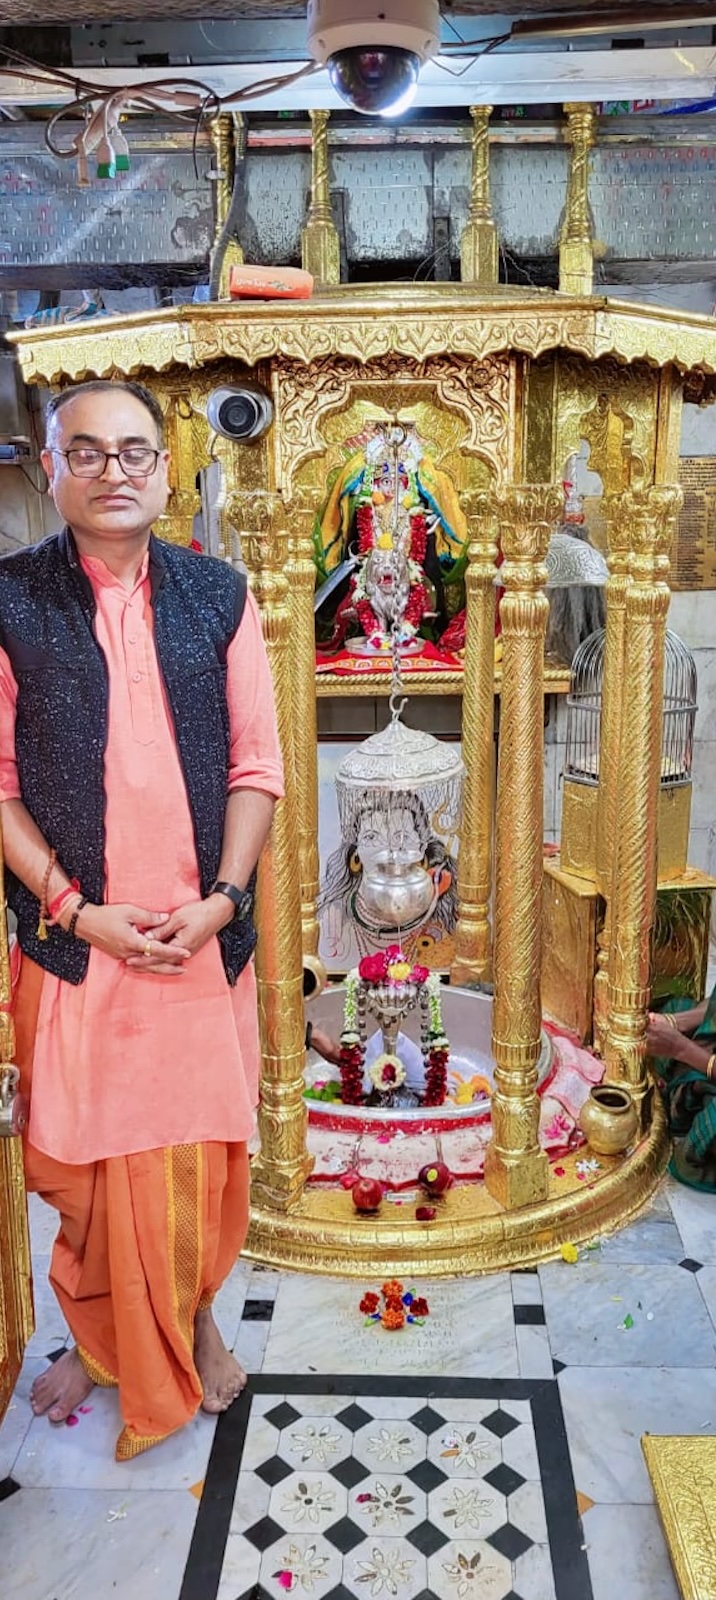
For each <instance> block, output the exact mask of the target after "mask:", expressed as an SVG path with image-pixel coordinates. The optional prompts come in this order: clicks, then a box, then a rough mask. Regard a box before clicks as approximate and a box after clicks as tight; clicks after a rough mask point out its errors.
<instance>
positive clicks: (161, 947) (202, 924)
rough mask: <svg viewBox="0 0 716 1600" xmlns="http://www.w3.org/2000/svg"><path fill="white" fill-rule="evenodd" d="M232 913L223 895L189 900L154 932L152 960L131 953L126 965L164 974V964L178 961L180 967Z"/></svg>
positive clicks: (231, 908) (232, 910) (232, 909)
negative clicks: (180, 963)
mask: <svg viewBox="0 0 716 1600" xmlns="http://www.w3.org/2000/svg"><path fill="white" fill-rule="evenodd" d="M233 914H234V908H233V906H232V904H231V901H230V900H229V899H228V898H227V896H226V895H224V894H211V895H208V896H207V898H206V900H190V901H189V903H188V905H185V906H179V907H178V909H177V910H176V911H172V913H171V915H170V916H169V917H167V918H166V920H165V921H164V922H163V924H162V926H161V927H160V928H156V929H155V930H154V934H153V939H152V958H151V959H150V958H149V957H143V956H141V955H140V956H137V955H136V953H133V954H132V955H131V956H130V958H129V960H128V961H127V966H128V967H135V968H137V967H139V968H141V970H142V971H143V972H158V971H161V972H164V971H166V970H167V966H166V964H167V962H175V961H176V960H177V959H178V960H179V961H180V962H182V964H183V963H184V962H186V961H187V960H188V959H189V958H190V957H191V956H194V955H196V952H197V950H201V947H202V945H205V944H208V942H209V940H210V939H213V938H215V937H216V934H217V933H218V932H219V930H220V928H225V927H226V925H227V923H229V922H230V921H231V918H232V917H233ZM177 953H179V954H177Z"/></svg>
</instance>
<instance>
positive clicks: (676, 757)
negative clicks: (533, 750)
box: [562, 628, 696, 878]
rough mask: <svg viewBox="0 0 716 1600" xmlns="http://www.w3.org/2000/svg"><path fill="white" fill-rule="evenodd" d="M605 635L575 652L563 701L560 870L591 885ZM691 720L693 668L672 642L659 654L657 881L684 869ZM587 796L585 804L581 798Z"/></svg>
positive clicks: (669, 636)
mask: <svg viewBox="0 0 716 1600" xmlns="http://www.w3.org/2000/svg"><path fill="white" fill-rule="evenodd" d="M605 639H606V632H605V629H604V628H599V629H598V630H597V632H596V633H593V634H590V637H589V638H588V639H585V641H584V643H583V644H581V645H580V646H579V649H578V650H577V651H576V653H575V656H574V660H573V662H572V682H571V689H570V693H569V694H568V696H567V746H566V753H565V765H564V800H563V806H562V865H563V866H564V868H565V870H566V871H568V872H574V873H576V874H577V875H578V876H580V877H589V878H593V877H594V876H595V872H596V859H595V856H596V790H597V787H598V784H599V742H600V735H601V723H602V684H603V679H604V646H605ZM695 717H696V664H695V662H694V658H693V656H692V654H691V651H690V650H689V649H688V648H687V646H686V645H685V644H684V642H683V640H682V639H680V638H679V637H678V635H677V634H675V633H671V632H670V631H668V630H667V633H666V640H665V646H664V710H663V720H662V749H661V797H660V812H659V876H660V877H662V878H664V877H671V876H676V875H680V874H682V873H683V872H684V871H685V869H686V855H687V849H688V837H689V822H690V811H691V762H692V756H693V743H694V720H695ZM590 790H591V791H592V794H593V798H590V796H589V794H588V793H587V792H586V791H590Z"/></svg>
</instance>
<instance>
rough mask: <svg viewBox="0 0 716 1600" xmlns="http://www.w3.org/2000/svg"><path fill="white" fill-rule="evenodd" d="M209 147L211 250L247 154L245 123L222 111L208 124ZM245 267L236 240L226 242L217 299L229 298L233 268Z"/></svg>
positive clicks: (229, 204) (230, 113)
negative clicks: (211, 162)
mask: <svg viewBox="0 0 716 1600" xmlns="http://www.w3.org/2000/svg"><path fill="white" fill-rule="evenodd" d="M209 132H210V135H211V143H212V146H213V150H214V180H213V181H214V185H215V188H214V194H215V196H216V199H215V202H214V246H213V248H214V250H215V249H216V246H217V245H218V242H219V239H220V238H221V235H222V233H223V230H224V227H225V225H226V219H227V217H228V215H229V210H230V207H231V200H232V196H233V192H234V182H235V177H236V168H237V165H240V164H241V162H242V161H243V160H244V156H245V154H246V123H245V121H244V118H243V116H242V114H241V112H240V111H233V112H226V111H222V112H221V113H220V115H219V116H218V117H212V119H211V122H210V123H209ZM243 264H244V252H243V250H242V248H241V245H240V244H239V241H238V239H237V238H231V239H229V240H228V241H227V242H226V244H225V246H224V249H223V255H222V261H221V276H220V278H219V286H218V291H217V292H218V297H219V299H220V300H225V299H227V298H228V294H229V272H230V270H231V268H232V267H241V266H243Z"/></svg>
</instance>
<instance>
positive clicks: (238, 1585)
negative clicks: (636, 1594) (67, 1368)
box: [181, 1374, 593, 1600]
mask: <svg viewBox="0 0 716 1600" xmlns="http://www.w3.org/2000/svg"><path fill="white" fill-rule="evenodd" d="M253 1389H254V1393H253V1394H249V1395H247V1396H246V1397H245V1399H244V1400H243V1401H242V1403H241V1405H240V1406H239V1407H234V1408H232V1410H231V1411H229V1412H227V1413H226V1414H225V1416H224V1417H223V1418H222V1419H221V1421H220V1423H219V1425H218V1428H217V1436H216V1445H215V1449H214V1453H213V1456H212V1461H211V1463H210V1465H209V1471H208V1474H207V1480H206V1485H205V1489H204V1495H203V1497H202V1502H201V1505H200V1508H199V1517H198V1521H197V1532H196V1535H195V1539H194V1544H193V1547H192V1553H191V1557H190V1560H189V1564H188V1566H187V1571H186V1574H185V1579H184V1586H183V1588H182V1595H181V1600H249V1597H250V1596H253V1597H260V1600H280V1596H282V1595H287V1594H290V1595H293V1596H294V1597H295V1600H516V1597H517V1600H574V1597H575V1596H576V1595H577V1594H578V1596H579V1600H593V1597H592V1591H591V1586H590V1578H589V1571H588V1567H587V1560H586V1556H585V1553H584V1549H583V1543H584V1541H583V1538H582V1533H581V1529H580V1526H579V1519H578V1513H577V1504H576V1494H575V1489H574V1481H573V1478H572V1471H571V1465H570V1459H569V1452H568V1448H567V1439H566V1433H565V1429H564V1422H563V1419H562V1412H561V1401H560V1395H559V1387H558V1385H557V1383H556V1382H555V1381H550V1382H548V1383H545V1382H542V1381H538V1380H531V1381H523V1380H520V1379H510V1380H499V1379H493V1380H489V1379H486V1380H481V1379H478V1378H475V1379H449V1378H444V1379H438V1378H434V1379H433V1378H431V1379H429V1380H425V1379H421V1378H419V1377H414V1378H401V1377H394V1378H389V1377H385V1378H379V1377H377V1376H376V1375H375V1374H373V1375H372V1376H368V1377H364V1378H359V1377H343V1378H329V1377H325V1378H321V1377H318V1376H313V1377H312V1376H308V1375H303V1376H297V1377H295V1378H293V1379H291V1378H290V1377H287V1376H286V1375H285V1374H284V1375H283V1376H281V1377H278V1376H277V1377H276V1378H273V1377H272V1376H271V1375H270V1374H263V1375H262V1376H261V1377H260V1378H257V1379H255V1380H253ZM376 1390H377V1391H378V1393H376ZM381 1391H382V1393H381ZM543 1475H544V1484H545V1487H544V1489H543V1483H542V1481H541V1480H542V1476H543ZM552 1552H554V1563H556V1566H555V1565H554V1564H553V1555H552ZM560 1563H561V1570H560ZM575 1584H576V1587H575Z"/></svg>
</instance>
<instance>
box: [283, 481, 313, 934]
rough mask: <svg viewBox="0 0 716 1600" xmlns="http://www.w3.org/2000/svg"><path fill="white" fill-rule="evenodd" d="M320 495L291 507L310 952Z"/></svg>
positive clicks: (300, 824)
mask: <svg viewBox="0 0 716 1600" xmlns="http://www.w3.org/2000/svg"><path fill="white" fill-rule="evenodd" d="M317 510H318V497H317V496H314V495H311V494H307V495H305V497H304V496H296V498H295V499H293V500H292V501H291V503H290V505H289V506H288V508H287V516H288V522H289V524H290V528H291V535H290V546H289V550H290V555H289V566H288V579H289V589H290V604H291V657H292V664H291V688H292V694H293V744H294V762H295V772H296V817H297V830H298V864H299V875H300V880H301V926H302V930H303V950H304V953H305V954H306V955H317V954H318V938H319V928H318V917H317V915H316V901H317V899H318V883H319V860H318V727H317V716H316V648H315V628H314V617H313V595H314V591H315V587H316V567H315V563H314V560H313V540H312V533H313V523H314V519H315V517H316V514H317Z"/></svg>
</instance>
